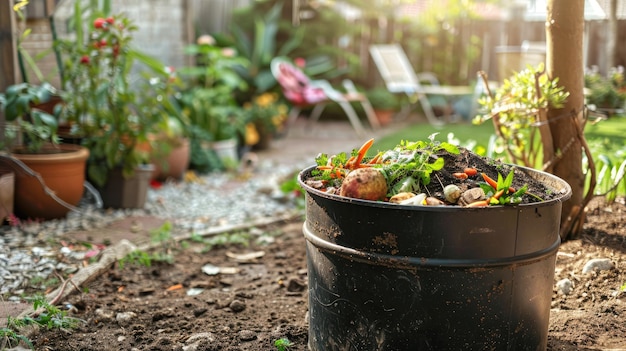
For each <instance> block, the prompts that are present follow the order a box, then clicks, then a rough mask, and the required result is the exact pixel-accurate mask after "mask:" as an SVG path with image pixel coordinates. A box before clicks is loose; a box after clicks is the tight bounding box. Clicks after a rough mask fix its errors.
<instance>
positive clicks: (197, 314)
mask: <svg viewBox="0 0 626 351" xmlns="http://www.w3.org/2000/svg"><path fill="white" fill-rule="evenodd" d="M206 311H208V309H206V308H196V309H195V310H193V316H194V317H196V318H197V317H200V316H202V315H203V314H205V313H206Z"/></svg>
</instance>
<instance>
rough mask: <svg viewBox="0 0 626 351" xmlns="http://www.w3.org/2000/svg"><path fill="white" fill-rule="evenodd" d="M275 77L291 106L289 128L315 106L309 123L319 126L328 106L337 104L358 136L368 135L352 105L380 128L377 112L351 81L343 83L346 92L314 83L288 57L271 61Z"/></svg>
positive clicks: (374, 126) (317, 82)
mask: <svg viewBox="0 0 626 351" xmlns="http://www.w3.org/2000/svg"><path fill="white" fill-rule="evenodd" d="M271 70H272V74H273V75H274V78H275V79H276V81H277V82H278V84H279V85H280V86H281V88H282V91H283V95H284V96H285V98H286V99H287V100H288V101H289V102H290V103H291V104H292V108H291V111H289V117H288V121H287V125H288V126H289V125H292V124H293V122H294V121H295V120H296V119H297V118H298V116H299V114H300V112H301V111H302V109H303V108H305V107H310V106H313V111H312V112H311V116H310V121H311V123H316V122H317V121H318V120H319V118H320V116H321V114H322V111H323V110H324V108H325V107H326V105H327V104H328V103H331V102H336V103H337V104H339V106H341V108H342V109H343V110H344V112H345V113H346V116H347V117H348V119H349V120H350V123H351V124H352V127H353V128H354V130H355V131H356V133H357V134H359V135H364V134H365V129H364V128H363V124H362V123H361V120H360V119H359V116H358V115H357V113H356V112H355V111H354V108H353V107H352V105H351V104H350V103H351V102H359V103H360V104H361V105H362V106H363V110H364V111H365V114H366V115H367V119H368V120H369V123H370V125H371V127H372V128H378V127H380V124H379V122H378V119H377V118H376V114H375V113H374V109H373V108H372V105H371V104H370V102H369V100H368V99H367V97H366V96H365V95H364V94H362V93H360V92H358V91H357V90H356V88H355V86H354V84H353V83H352V81H350V80H347V79H346V80H344V81H343V85H344V88H345V89H346V91H347V93H343V92H340V91H338V90H336V89H334V88H333V87H332V86H331V84H330V83H329V82H328V81H326V80H311V79H309V77H307V76H306V75H305V74H304V72H302V71H301V70H300V69H298V68H297V67H295V66H294V65H293V64H292V63H291V62H290V61H289V60H288V59H287V58H284V57H276V58H274V59H273V60H272V62H271Z"/></svg>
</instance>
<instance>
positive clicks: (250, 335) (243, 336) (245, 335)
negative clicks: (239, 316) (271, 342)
mask: <svg viewBox="0 0 626 351" xmlns="http://www.w3.org/2000/svg"><path fill="white" fill-rule="evenodd" d="M239 339H240V340H241V341H252V340H254V339H256V333H255V332H253V331H252V330H242V331H240V332H239Z"/></svg>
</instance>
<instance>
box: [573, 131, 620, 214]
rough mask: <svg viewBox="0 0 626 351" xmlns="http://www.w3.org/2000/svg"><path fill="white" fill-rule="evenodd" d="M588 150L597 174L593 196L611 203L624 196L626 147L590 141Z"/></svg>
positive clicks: (600, 141) (606, 142)
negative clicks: (600, 197) (619, 196)
mask: <svg viewBox="0 0 626 351" xmlns="http://www.w3.org/2000/svg"><path fill="white" fill-rule="evenodd" d="M589 148H590V149H591V152H592V155H593V156H592V157H593V159H594V160H595V162H594V163H595V167H596V172H597V178H596V182H597V183H596V187H595V190H594V194H595V195H597V196H603V197H604V198H605V200H606V201H607V202H613V201H615V199H616V198H617V197H618V195H620V194H626V146H623V145H622V146H619V145H615V144H613V143H610V142H609V141H607V140H591V141H589ZM583 162H587V160H586V159H585V160H583Z"/></svg>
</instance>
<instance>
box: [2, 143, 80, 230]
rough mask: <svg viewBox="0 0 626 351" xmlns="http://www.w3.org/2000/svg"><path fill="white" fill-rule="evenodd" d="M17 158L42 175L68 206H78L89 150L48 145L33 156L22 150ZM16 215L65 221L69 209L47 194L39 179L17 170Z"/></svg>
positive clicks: (46, 183) (19, 150) (71, 146)
mask: <svg viewBox="0 0 626 351" xmlns="http://www.w3.org/2000/svg"><path fill="white" fill-rule="evenodd" d="M13 156H14V157H15V158H17V159H18V160H20V161H22V162H23V163H24V164H25V165H26V166H28V167H29V168H30V169H32V170H33V171H34V172H36V173H38V174H39V175H40V176H41V179H42V180H43V181H44V183H45V185H46V186H47V187H48V188H50V189H51V190H52V191H53V192H54V194H55V195H56V196H58V197H59V198H60V199H61V200H63V201H65V202H66V203H68V204H70V205H72V206H76V205H78V203H79V202H80V199H81V198H82V196H83V184H84V182H85V164H86V162H87V158H88V157H89V150H87V149H86V148H84V147H82V146H79V145H71V144H59V145H54V146H53V145H50V146H46V147H45V148H44V149H43V150H42V153H40V154H29V153H27V152H26V151H25V150H24V149H22V148H17V149H14V150H13ZM14 211H15V215H16V216H17V217H19V218H30V219H44V220H48V219H54V218H62V217H65V215H66V214H67V213H68V212H69V208H68V207H67V206H64V205H62V204H60V203H59V202H57V201H56V200H55V199H53V198H52V197H51V196H50V195H48V194H46V193H45V191H44V189H43V187H42V185H41V184H40V182H39V180H38V179H37V178H36V177H34V176H32V175H29V174H28V173H27V172H26V171H24V170H22V169H19V167H18V170H16V171H15V202H14Z"/></svg>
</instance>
